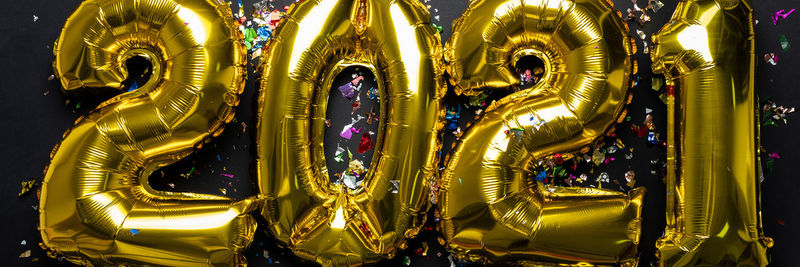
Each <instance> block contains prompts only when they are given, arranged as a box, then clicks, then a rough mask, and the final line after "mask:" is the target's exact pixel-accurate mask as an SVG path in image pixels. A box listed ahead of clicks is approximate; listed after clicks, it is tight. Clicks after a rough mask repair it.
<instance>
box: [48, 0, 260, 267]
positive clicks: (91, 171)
mask: <svg viewBox="0 0 800 267" xmlns="http://www.w3.org/2000/svg"><path fill="white" fill-rule="evenodd" d="M230 17H231V11H230V9H229V7H227V6H226V5H223V4H222V3H220V2H217V1H211V0H208V1H202V0H184V1H170V0H164V1H155V0H87V1H84V2H83V3H82V4H81V5H80V7H78V9H77V10H76V11H75V12H74V13H73V14H72V15H71V16H70V17H69V19H68V20H67V22H66V25H65V26H64V29H63V30H62V32H61V36H60V37H59V39H58V41H57V43H56V46H55V50H54V53H55V55H56V61H55V63H54V67H55V72H56V75H57V76H58V77H59V78H60V81H61V84H62V86H63V89H64V91H65V92H67V93H79V92H83V93H89V92H97V91H102V90H120V89H123V88H122V81H123V80H124V79H125V78H126V76H127V75H128V73H127V70H126V68H125V62H126V60H128V59H130V58H132V57H136V56H140V57H144V58H146V59H147V60H149V61H150V62H151V63H152V66H153V70H152V76H151V77H152V78H151V79H150V80H149V81H148V82H147V83H146V84H144V85H143V86H141V87H140V88H139V89H137V90H135V91H132V92H127V93H124V94H121V95H118V96H117V97H114V98H112V99H110V100H108V101H106V102H104V103H102V104H100V105H99V106H98V107H97V109H95V110H93V111H92V112H90V113H89V114H87V115H86V116H84V117H82V118H80V119H79V120H78V121H77V122H76V124H75V126H74V127H73V128H72V129H71V130H69V131H68V132H67V133H65V134H64V139H63V141H62V142H61V143H60V144H59V145H58V146H56V148H55V149H54V150H53V153H52V154H51V157H52V159H51V162H50V165H49V166H48V168H47V170H46V171H45V179H44V183H43V186H42V198H41V204H40V208H39V211H40V228H41V235H42V240H43V245H44V246H45V247H46V248H47V249H48V251H49V253H48V254H49V255H50V256H53V257H55V256H56V255H57V254H60V255H63V256H64V257H65V258H66V259H67V260H69V261H71V262H73V263H75V264H83V265H129V264H142V265H165V266H189V265H209V264H213V265H239V264H243V263H244V262H245V260H244V257H243V256H241V255H240V254H239V252H241V251H242V250H243V249H244V248H246V247H247V246H248V245H249V244H250V242H251V241H252V238H253V234H254V232H255V228H256V222H255V220H254V219H253V218H252V217H251V216H249V215H247V214H246V213H247V212H249V211H252V210H255V209H256V207H257V205H256V201H255V200H254V199H246V200H243V201H233V200H231V199H228V198H224V197H219V196H214V195H205V194H195V193H179V192H161V191H156V190H154V189H152V188H150V187H149V185H148V183H147V177H148V176H149V175H150V174H151V173H152V172H153V171H154V170H156V169H158V168H160V167H162V166H166V165H169V164H171V163H173V162H175V161H177V160H179V159H180V158H183V157H185V156H187V155H189V154H191V153H192V152H193V151H194V149H195V148H197V147H200V146H201V145H202V144H203V143H204V142H205V141H208V139H209V138H210V137H211V136H216V135H218V134H220V133H221V131H222V129H223V124H224V123H225V122H227V121H230V120H231V119H232V118H233V114H234V109H233V107H234V106H235V105H237V104H238V102H239V100H238V95H239V93H240V92H241V91H242V89H243V87H244V76H245V71H246V69H245V65H244V64H245V63H246V58H245V51H244V48H243V46H242V45H241V44H240V42H241V41H240V40H241V34H240V33H239V32H238V31H236V30H235V28H234V26H233V25H232V22H231V21H230V19H228V18H230Z"/></svg>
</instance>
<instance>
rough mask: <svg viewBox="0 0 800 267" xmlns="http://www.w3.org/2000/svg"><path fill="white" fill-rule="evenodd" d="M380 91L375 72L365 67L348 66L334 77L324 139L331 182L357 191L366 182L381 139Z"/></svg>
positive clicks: (329, 95)
mask: <svg viewBox="0 0 800 267" xmlns="http://www.w3.org/2000/svg"><path fill="white" fill-rule="evenodd" d="M378 91H379V90H378V84H377V81H376V79H375V74H373V73H372V72H371V71H370V70H369V69H367V68H365V67H358V66H351V67H347V68H345V69H344V70H342V71H341V72H340V73H339V74H338V75H337V76H336V77H335V78H334V80H333V86H332V88H330V93H329V94H328V105H327V111H326V114H325V120H326V121H325V124H326V125H325V137H324V140H323V147H324V151H325V161H326V165H327V168H328V177H329V178H330V182H331V183H334V184H343V185H344V186H345V187H347V188H350V189H354V190H356V189H358V188H360V187H361V184H362V183H363V182H364V178H365V176H366V174H367V170H369V168H370V164H371V163H372V156H373V153H374V152H375V144H376V143H377V141H378V124H379V121H378V117H379V114H380V96H379V95H378V94H379V93H378Z"/></svg>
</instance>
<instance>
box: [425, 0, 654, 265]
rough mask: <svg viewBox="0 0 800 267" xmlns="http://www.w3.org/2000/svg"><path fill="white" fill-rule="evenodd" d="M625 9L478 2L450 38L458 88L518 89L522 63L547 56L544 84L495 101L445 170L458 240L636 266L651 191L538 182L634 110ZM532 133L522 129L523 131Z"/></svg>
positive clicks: (449, 236) (469, 250)
mask: <svg viewBox="0 0 800 267" xmlns="http://www.w3.org/2000/svg"><path fill="white" fill-rule="evenodd" d="M627 31H628V30H627V26H626V25H624V24H623V23H622V21H621V18H620V15H619V12H618V11H616V10H615V9H614V8H613V7H612V6H611V5H610V3H608V2H606V1H569V0H553V1H513V0H474V1H471V2H470V5H469V7H468V8H467V10H466V11H465V12H464V14H463V15H462V17H461V18H459V19H458V20H457V21H456V22H455V23H454V26H453V37H452V38H451V39H450V41H449V42H448V44H447V47H446V48H447V51H446V53H445V54H446V59H447V60H448V62H449V66H448V71H449V72H450V75H451V78H452V81H453V83H454V84H455V85H456V86H457V88H456V91H457V92H458V93H464V94H468V95H474V94H478V93H480V91H481V90H485V89H498V90H510V89H512V88H513V87H515V86H517V85H518V84H519V83H520V79H519V76H517V74H516V72H515V71H514V65H515V64H516V62H517V61H518V60H520V59H521V58H523V57H525V56H536V57H538V58H540V59H541V60H542V62H544V72H543V74H542V75H543V76H542V78H541V81H540V82H539V83H537V84H536V85H534V87H533V88H531V89H526V90H522V91H519V92H516V93H513V94H511V95H509V96H507V97H505V98H503V99H501V100H499V101H497V102H496V103H494V104H492V105H491V106H489V108H487V109H486V111H484V112H483V114H482V116H481V117H480V118H478V120H477V121H476V123H475V124H474V125H473V126H472V127H471V128H470V129H468V130H467V131H466V133H465V134H464V135H463V136H462V138H460V139H459V141H458V143H457V145H456V148H455V150H454V152H453V153H452V154H451V158H449V161H448V163H447V165H446V168H445V170H444V171H443V174H442V181H441V182H442V184H441V189H440V194H439V197H440V200H439V202H440V203H439V205H440V214H441V227H442V231H443V234H444V236H445V238H446V240H447V242H448V247H449V248H450V249H452V250H454V252H455V253H456V254H457V255H459V256H461V257H467V258H469V259H471V260H474V261H489V262H492V263H503V262H506V263H508V262H517V263H531V262H539V263H543V262H545V263H548V264H552V263H558V264H579V263H593V264H621V265H635V264H636V258H635V257H636V245H637V243H638V240H639V231H640V230H639V229H640V226H639V224H640V220H641V219H640V212H641V204H642V198H643V195H644V191H645V190H644V189H643V188H637V189H634V190H632V191H631V192H630V193H629V194H627V195H626V194H623V193H618V192H613V191H609V190H602V189H592V188H558V187H552V186H545V185H543V184H540V183H536V182H535V180H533V179H532V175H531V173H530V170H531V169H533V167H535V165H536V164H537V162H538V161H539V160H541V159H543V158H545V157H548V156H549V155H552V154H554V153H571V152H576V151H579V150H580V149H581V148H584V147H586V146H587V145H590V144H592V143H593V142H594V141H596V140H597V139H599V138H601V137H602V136H603V135H605V134H606V133H607V132H609V131H610V130H611V128H612V127H613V123H614V122H615V121H616V120H617V119H618V118H621V117H623V115H622V114H623V107H624V105H625V102H626V101H627V100H628V88H629V87H630V77H631V75H632V74H633V73H635V72H636V65H635V62H634V61H633V60H632V58H631V55H632V54H633V53H634V52H635V50H636V48H635V47H634V45H633V42H632V40H631V38H629V37H627ZM512 131H513V132H520V134H519V135H517V134H514V133H512Z"/></svg>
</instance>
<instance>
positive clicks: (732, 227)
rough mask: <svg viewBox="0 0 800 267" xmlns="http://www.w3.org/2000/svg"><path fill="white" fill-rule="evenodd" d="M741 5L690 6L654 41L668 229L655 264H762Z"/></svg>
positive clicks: (695, 2)
mask: <svg viewBox="0 0 800 267" xmlns="http://www.w3.org/2000/svg"><path fill="white" fill-rule="evenodd" d="M754 40H755V39H754V33H753V9H752V4H751V3H750V1H749V0H731V1H713V0H689V1H684V2H681V3H679V4H678V7H677V9H676V10H675V13H674V14H673V17H672V20H671V21H670V23H668V24H667V26H665V27H664V28H662V29H661V31H660V32H659V33H658V34H656V35H654V36H653V43H654V44H655V49H654V50H653V53H652V54H651V57H652V59H653V71H654V72H655V73H663V74H664V76H665V77H666V78H667V96H668V106H667V110H668V114H670V115H669V117H668V120H667V127H668V135H667V145H668V146H667V179H666V181H667V228H666V230H665V233H664V236H663V237H662V238H661V239H660V240H659V241H658V242H657V244H656V248H657V249H658V256H659V258H660V259H661V265H662V266H687V265H692V266H694V265H708V266H712V265H714V266H717V265H730V266H735V265H744V266H765V265H767V263H768V260H767V255H766V249H767V248H769V247H771V246H772V239H770V238H768V237H765V236H764V234H763V231H762V228H761V216H760V212H759V208H760V207H759V206H760V197H759V194H760V193H759V192H760V191H761V190H760V185H759V182H758V174H759V173H761V165H760V161H759V159H758V154H759V150H758V139H757V138H758V121H759V120H757V116H758V113H757V112H758V110H757V109H755V106H756V105H757V102H756V100H755V92H754V87H753V81H754V80H753V79H754V64H755V56H754Z"/></svg>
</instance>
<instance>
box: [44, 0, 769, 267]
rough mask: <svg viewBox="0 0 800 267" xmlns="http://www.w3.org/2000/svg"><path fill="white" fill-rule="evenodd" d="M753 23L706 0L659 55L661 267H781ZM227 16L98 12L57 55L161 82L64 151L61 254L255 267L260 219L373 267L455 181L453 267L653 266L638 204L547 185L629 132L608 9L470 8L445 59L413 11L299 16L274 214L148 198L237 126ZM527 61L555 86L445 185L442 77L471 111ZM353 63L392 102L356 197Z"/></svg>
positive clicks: (75, 76) (300, 250) (445, 211)
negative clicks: (340, 111)
mask: <svg viewBox="0 0 800 267" xmlns="http://www.w3.org/2000/svg"><path fill="white" fill-rule="evenodd" d="M706 14H708V15H706ZM701 15H702V18H703V19H697V18H698V17H699V16H701ZM751 15H752V8H751V7H750V2H749V1H747V0H742V1H736V0H733V1H723V2H720V1H713V0H697V1H695V0H689V1H687V2H682V3H681V4H679V6H678V9H677V10H676V13H675V15H674V16H673V23H671V24H669V25H668V26H666V27H665V28H664V29H662V30H661V32H660V33H659V34H658V35H656V36H654V38H653V39H654V43H655V44H656V49H655V50H654V51H653V53H652V57H653V62H654V65H653V69H654V71H655V72H662V73H664V74H665V76H666V77H667V80H668V88H669V92H668V93H669V96H668V99H669V105H668V112H669V113H670V114H672V115H671V116H670V117H669V119H668V130H669V133H668V164H669V167H668V168H669V169H668V176H667V182H668V185H667V187H668V188H667V190H668V198H667V230H666V232H665V236H664V237H663V238H662V239H661V240H660V241H659V243H658V244H657V248H658V249H659V256H660V257H661V259H662V261H661V264H662V265H694V264H711V265H717V264H724V263H734V264H748V265H765V264H766V263H767V260H766V255H765V251H766V248H767V247H769V246H771V240H770V239H769V238H766V237H764V236H763V233H762V231H761V225H760V216H759V215H758V203H759V201H758V194H759V188H758V183H757V180H756V179H755V174H756V173H757V172H758V169H759V168H760V166H759V165H758V161H757V153H756V152H757V145H756V138H757V136H758V135H757V132H756V130H757V126H754V125H756V124H754V121H755V118H756V116H757V114H756V113H755V112H756V111H755V110H754V104H755V103H754V93H753V86H752V85H753V64H754V57H753V38H752V37H753V29H752V27H753V24H752V21H751V18H752V16H751ZM229 17H231V11H230V9H229V8H228V7H227V6H226V5H222V4H221V3H220V2H218V1H212V0H207V1H204V0H186V1H180V3H176V2H173V1H150V0H87V1H84V2H83V3H82V4H81V6H80V7H79V8H78V10H76V11H75V13H73V14H72V16H70V19H69V20H68V21H67V23H66V25H65V26H64V29H63V31H62V35H61V36H60V37H59V40H58V42H57V44H56V47H55V50H54V53H55V54H56V62H55V64H54V67H55V71H56V74H57V75H58V76H59V78H60V80H61V83H62V85H63V88H64V90H65V91H66V92H81V91H86V90H87V89H89V90H98V89H100V88H108V87H111V88H121V82H122V80H123V79H124V78H125V76H127V71H126V69H125V67H124V63H125V61H126V60H127V59H129V58H131V57H134V56H141V57H145V58H146V59H148V60H150V62H151V63H152V65H153V75H152V76H153V77H154V78H152V79H150V81H148V83H147V84H145V85H144V86H142V87H141V88H139V89H138V90H136V91H133V92H128V93H125V94H121V95H119V96H117V97H114V98H112V99H110V100H108V101H106V102H104V103H103V104H101V105H99V106H98V107H97V109H95V110H94V111H92V112H90V113H89V114H87V115H86V116H84V117H82V118H81V119H79V120H78V121H77V122H76V125H75V126H74V127H73V128H72V129H71V130H70V131H68V132H67V133H65V135H64V140H63V141H62V142H61V143H60V144H59V145H58V146H56V148H55V149H54V150H53V153H52V155H51V156H52V159H51V163H50V165H49V166H48V168H47V169H46V171H45V181H44V184H43V189H42V199H41V204H40V229H41V234H42V239H43V245H44V246H45V247H47V248H48V250H49V251H51V252H52V253H50V255H51V256H55V255H56V254H60V255H63V256H64V257H65V258H66V259H68V260H70V261H71V262H74V263H77V264H84V265H109V264H157V265H175V266H183V265H208V264H213V265H241V264H245V263H246V261H245V259H244V257H243V256H242V255H240V252H241V251H242V249H244V248H246V247H247V246H249V244H250V242H251V241H252V238H253V234H254V231H255V227H256V223H255V220H254V219H253V218H252V217H251V216H250V215H248V213H249V212H251V211H253V210H255V209H257V208H258V207H259V206H261V214H262V216H263V217H264V218H266V219H267V222H268V228H267V229H268V231H269V232H270V233H271V234H272V235H273V236H275V237H276V238H277V239H278V240H279V241H281V242H283V243H285V244H286V245H288V246H289V247H290V248H291V249H292V250H293V251H294V253H295V254H296V255H297V256H299V257H301V258H304V259H307V260H312V261H317V262H319V263H321V264H325V265H352V264H361V263H368V262H374V261H377V260H378V259H380V258H384V257H392V256H393V255H394V253H395V251H396V249H397V248H403V247H405V240H406V239H407V238H410V237H412V236H414V235H415V234H416V233H417V232H418V231H419V228H420V226H421V225H422V221H423V220H424V213H425V211H426V207H427V195H428V191H427V188H428V187H429V185H430V183H432V182H438V183H440V186H441V187H440V190H439V195H438V198H439V201H438V202H439V203H438V204H439V206H438V207H439V213H440V214H441V218H442V220H441V222H440V226H441V230H442V232H443V234H444V237H445V241H446V242H447V245H448V247H449V248H450V249H451V250H452V251H453V252H454V253H455V254H456V255H457V256H458V257H466V258H469V259H471V260H475V261H488V262H494V263H500V262H517V263H536V262H541V263H548V264H552V263H556V264H584V263H591V264H618V265H626V266H628V265H631V266H633V265H636V246H637V244H638V239H639V233H640V221H641V215H640V214H641V204H642V198H643V196H644V189H643V188H642V189H639V188H637V189H634V190H632V191H631V192H629V193H628V194H623V193H618V192H614V191H609V190H602V189H592V188H558V187H552V186H546V185H543V184H541V183H537V182H535V181H533V180H532V179H531V178H530V176H531V175H530V170H531V169H532V168H533V167H535V165H536V162H538V161H539V160H541V159H544V158H546V157H548V156H550V155H552V154H554V153H562V154H565V155H567V156H569V155H571V154H570V153H573V152H577V151H580V150H581V149H582V148H585V147H586V146H588V145H591V144H592V143H594V142H595V141H596V140H597V139H598V138H600V137H602V136H603V135H605V134H606V133H608V132H610V131H611V130H612V129H613V124H614V122H615V121H618V119H619V118H621V117H623V116H624V114H625V111H624V105H625V104H626V103H627V102H629V101H630V98H629V94H628V89H629V88H630V86H631V83H630V78H631V76H632V75H633V74H635V73H636V68H637V67H636V63H635V61H633V59H632V57H631V56H632V55H633V54H634V53H635V50H636V48H635V45H634V43H633V41H632V40H631V38H630V37H628V33H627V32H628V28H627V26H626V25H624V24H623V23H622V22H621V20H620V15H619V11H616V10H614V8H613V7H612V6H611V4H610V2H607V1H600V0H577V1H571V0H554V1H522V2H519V1H508V0H475V1H471V2H470V3H469V7H468V8H467V10H466V11H465V12H464V14H463V15H462V17H461V18H459V19H458V20H457V21H456V22H455V24H454V27H453V36H452V38H451V39H450V40H449V41H448V43H447V48H446V49H443V48H442V47H441V41H440V40H439V35H438V33H437V32H436V30H435V29H434V28H433V27H432V26H431V25H430V24H429V22H430V15H429V14H428V12H427V11H426V10H425V7H424V6H422V4H420V3H419V2H418V1H413V0H397V1H387V0H307V1H303V2H300V3H296V4H294V5H293V6H292V7H291V9H290V10H289V13H288V15H287V17H286V18H283V20H284V21H283V22H282V23H281V26H280V27H279V28H278V29H277V32H276V36H277V37H276V38H275V39H273V40H272V41H271V42H270V44H269V45H268V47H267V49H266V50H265V52H264V53H263V54H262V64H261V66H260V67H259V71H260V72H261V74H262V76H261V80H260V85H261V92H260V95H259V99H258V101H259V107H258V114H257V116H258V119H257V120H258V125H257V131H258V132H257V135H258V136H257V141H256V142H257V144H256V145H257V155H256V163H257V166H256V168H257V172H256V173H257V183H258V185H259V189H260V194H259V196H258V199H256V198H255V197H251V198H248V199H245V200H242V201H233V200H230V199H227V198H224V197H219V196H213V195H204V194H196V193H175V192H160V191H155V190H153V189H152V188H150V187H149V186H148V185H147V183H146V182H144V181H143V180H145V179H146V178H147V177H148V176H149V174H150V173H152V172H153V171H154V170H156V169H157V168H160V167H162V166H166V165H168V164H171V163H173V162H175V161H177V160H178V159H180V158H182V157H185V156H187V155H188V154H190V153H192V151H193V150H194V149H195V148H198V147H200V146H201V145H202V144H203V143H204V142H205V141H207V139H208V138H209V137H211V136H216V135H218V134H219V133H220V132H221V131H222V128H223V124H224V123H225V122H227V121H229V120H230V119H231V118H232V117H233V106H235V105H236V104H237V103H238V94H239V93H240V92H241V90H242V88H243V85H244V75H245V67H244V64H245V63H246V59H245V55H246V53H245V51H244V49H243V47H242V45H241V39H242V36H241V34H240V33H239V32H238V31H236V30H235V29H234V27H233V25H232V21H230V20H229V19H227V18H229ZM723 18H726V19H723ZM728 18H732V19H728ZM712 27H714V28H720V27H721V28H725V29H735V30H733V31H732V33H736V34H723V33H721V32H714V31H711V30H710V29H711V28H712ZM729 43H742V44H745V45H742V46H730V45H726V44H729ZM526 56H536V57H538V58H540V59H541V60H542V62H544V65H545V67H544V71H543V77H542V79H541V81H540V82H539V83H537V84H536V85H535V86H534V87H533V88H530V89H526V90H523V91H519V92H516V93H513V94H511V95H509V96H507V97H505V98H503V99H501V100H500V101H497V102H496V103H494V104H493V105H491V106H490V107H489V108H487V109H486V110H485V112H484V113H483V114H482V116H481V117H480V118H478V120H477V121H476V123H475V124H474V125H472V126H471V128H470V129H468V130H467V131H466V133H465V135H464V136H462V137H461V138H459V140H458V142H457V145H456V146H455V150H454V151H453V152H452V154H451V155H448V158H447V159H446V164H445V169H444V170H443V171H442V173H441V175H440V176H441V177H440V178H439V179H441V181H436V179H437V176H439V175H436V166H437V164H438V157H437V153H436V152H437V151H438V150H439V149H440V144H439V142H438V137H437V133H438V131H439V130H440V129H441V127H442V126H443V124H442V122H441V116H442V114H443V113H442V112H443V111H442V109H441V107H440V101H441V97H442V95H443V94H444V92H445V89H446V86H445V83H444V81H443V80H442V79H443V78H442V77H443V72H444V69H445V64H444V62H443V61H442V60H441V59H442V58H445V59H446V60H447V64H446V68H447V70H448V72H449V74H450V77H451V79H452V82H453V84H454V85H455V86H456V92H457V93H459V94H467V95H471V94H476V93H478V92H480V91H481V90H484V89H495V90H509V89H511V88H513V87H514V86H516V84H518V83H519V78H518V77H517V76H516V74H515V73H514V71H513V68H514V65H515V63H516V62H517V61H518V60H520V59H521V58H523V57H526ZM742 63H747V64H742ZM350 66H360V67H363V68H365V69H368V70H369V71H372V72H373V73H374V74H375V77H376V82H377V84H378V90H379V91H380V94H381V95H382V96H383V97H381V98H380V99H381V100H380V101H381V103H380V107H381V108H380V121H379V123H380V124H379V125H380V127H381V128H380V130H381V131H380V136H379V137H378V142H377V145H376V153H375V156H374V158H375V160H373V164H372V165H373V166H374V167H373V168H370V169H369V172H368V173H367V175H366V178H365V181H364V184H363V186H362V188H359V189H355V190H354V189H349V188H347V187H343V186H341V185H334V184H331V183H330V181H329V178H328V177H329V176H328V173H327V167H326V164H325V157H324V154H323V152H322V151H323V147H322V136H323V133H324V120H325V114H326V109H327V101H326V100H327V96H328V94H329V90H330V88H331V85H332V83H333V79H334V78H335V77H336V76H337V75H338V74H340V73H341V71H342V70H343V69H344V68H347V67H350ZM742 66H744V67H742ZM737 67H738V68H737ZM727 80H731V83H729V84H728V83H726V82H727ZM710 81H713V82H710ZM709 105H710V106H711V107H709ZM701 114H702V115H703V116H707V117H712V118H717V119H718V120H716V121H714V122H712V123H706V122H708V121H712V120H706V119H702V118H701V117H700V115H701ZM703 118H705V117H703ZM731 127H733V129H734V130H731V129H732V128H731ZM754 127H755V128H754ZM710 144H714V145H711V147H708V146H709V145H710ZM708 166H713V168H711V169H709V168H708ZM725 168H727V170H726V169H725ZM456 181H458V182H456ZM393 184H397V185H398V192H397V194H393V193H391V192H390V189H391V188H392V187H393ZM728 200H729V201H728ZM707 247H709V248H707Z"/></svg>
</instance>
